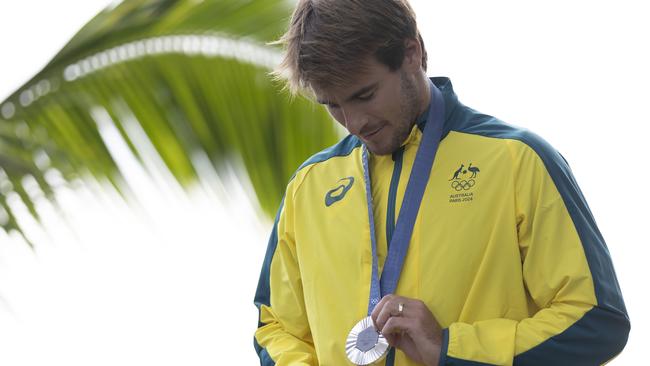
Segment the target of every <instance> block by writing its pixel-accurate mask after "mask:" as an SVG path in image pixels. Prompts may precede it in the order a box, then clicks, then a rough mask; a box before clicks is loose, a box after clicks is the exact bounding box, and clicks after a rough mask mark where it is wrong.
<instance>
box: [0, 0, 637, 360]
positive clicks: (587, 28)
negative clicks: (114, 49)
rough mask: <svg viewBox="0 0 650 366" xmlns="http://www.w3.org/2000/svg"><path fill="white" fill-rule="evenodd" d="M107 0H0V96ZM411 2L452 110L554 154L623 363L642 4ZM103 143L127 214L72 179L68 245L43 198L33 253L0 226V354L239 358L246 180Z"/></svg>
mask: <svg viewBox="0 0 650 366" xmlns="http://www.w3.org/2000/svg"><path fill="white" fill-rule="evenodd" d="M108 3H109V2H107V1H98V0H93V1H89V0H84V1H70V0H66V1H58V2H52V1H45V0H38V1H37V0H22V1H2V2H0V47H1V48H0V50H1V51H0V100H3V99H4V98H5V97H6V96H7V95H9V93H10V92H12V91H13V90H14V89H15V88H17V87H19V86H20V85H21V84H22V83H24V82H25V81H27V80H28V79H29V78H30V77H31V76H32V75H34V74H35V73H36V72H37V71H38V70H39V69H40V68H41V67H43V66H44V65H45V64H46V63H47V61H48V60H49V59H50V58H51V57H52V56H53V55H54V54H55V53H56V52H57V51H58V50H59V49H60V48H61V47H62V46H63V45H64V44H65V42H66V41H67V39H69V38H70V37H71V36H72V35H73V34H74V33H75V31H76V30H78V29H79V28H80V27H81V26H82V25H83V24H84V23H85V22H87V21H88V20H89V19H90V18H91V17H92V16H93V15H94V14H95V13H96V12H97V11H99V10H100V9H101V8H103V7H104V6H105V5H106V4H108ZM412 4H413V5H414V7H415V9H416V12H417V13H418V21H419V23H420V28H421V30H422V32H423V36H424V38H425V42H426V44H427V49H428V52H429V74H430V75H445V76H449V77H451V79H452V81H453V83H454V87H455V89H456V91H457V93H458V94H459V97H460V99H461V101H463V102H464V103H465V104H467V105H469V106H471V107H473V108H475V109H478V110H480V111H482V112H484V113H488V114H492V115H495V116H497V117H499V118H501V119H503V120H505V121H507V122H510V123H513V124H517V125H521V126H525V127H527V128H530V129H531V130H533V131H535V132H537V133H538V134H540V135H541V136H542V137H544V138H545V139H547V140H548V141H549V142H551V144H553V145H554V146H555V147H556V148H557V149H558V150H559V151H560V152H562V154H563V155H564V156H565V158H566V159H567V160H568V161H569V163H570V164H571V167H572V169H573V172H574V174H575V176H576V178H577V180H578V183H579V184H580V186H581V188H582V190H583V193H584V194H585V196H586V197H587V200H588V202H589V204H590V207H591V209H592V212H593V213H594V215H595V217H596V221H597V222H598V224H599V227H600V230H601V232H602V233H603V235H604V237H605V239H606V240H607V243H608V246H609V249H610V252H611V254H612V257H613V259H614V263H615V266H616V270H617V273H618V277H619V282H620V284H621V287H622V290H623V293H624V296H625V300H626V304H627V307H628V311H629V313H630V317H631V319H632V333H631V336H630V340H629V342H628V346H627V348H626V350H625V351H624V353H623V354H622V355H621V356H620V357H619V358H618V359H617V360H616V361H614V362H612V363H611V364H612V365H630V364H639V363H640V362H641V360H645V358H646V357H645V353H644V352H643V350H644V349H643V347H644V346H645V344H644V343H642V342H643V340H644V339H645V337H644V336H643V335H642V333H641V332H642V331H643V330H644V329H645V328H647V327H648V326H650V320H649V317H648V316H647V309H648V308H649V307H650V301H649V300H648V296H647V295H646V293H647V290H644V289H647V284H645V283H644V282H646V279H647V278H649V275H650V271H649V270H648V269H647V268H648V265H647V258H648V254H649V249H648V247H649V244H650V240H648V237H647V235H646V233H645V225H647V223H648V221H649V220H648V219H649V218H650V215H648V213H647V209H648V207H650V198H648V194H647V193H646V191H645V189H646V186H647V182H648V179H649V178H650V174H649V173H648V171H647V170H645V165H646V164H647V160H648V158H649V157H650V149H649V148H648V143H647V142H646V138H647V137H646V136H647V135H646V133H647V132H648V127H647V126H648V123H650V117H648V113H647V111H646V109H647V106H648V100H649V98H648V97H649V96H650V93H649V92H648V87H647V85H650V71H648V66H647V65H650V56H649V55H648V49H649V47H648V46H647V44H648V40H647V35H648V34H650V24H649V23H648V22H647V14H648V11H647V10H646V9H645V5H644V2H643V1H626V0H623V1H616V2H614V1H607V2H605V1H589V2H588V1H572V2H567V1H558V0H553V1H545V2H522V1H491V2H481V1H462V2H461V1H454V2H432V1H424V0H420V1H412ZM109 132H110V131H109ZM107 136H108V135H107ZM114 145H115V148H114V149H115V154H121V156H122V158H121V159H122V164H123V166H124V167H125V169H128V172H129V173H128V175H129V179H130V180H131V183H132V184H133V185H134V186H136V192H137V193H138V194H139V197H140V200H141V201H142V202H143V207H140V208H133V207H132V208H129V207H128V206H126V205H125V204H124V203H122V202H121V201H120V200H118V199H117V198H116V196H115V193H114V192H111V191H110V190H106V189H101V188H97V187H96V186H93V185H86V186H84V187H80V188H79V189H78V191H77V192H72V191H66V190H62V191H61V194H60V197H61V199H62V200H63V201H64V204H65V205H66V212H67V213H68V215H69V216H70V218H69V219H70V221H71V222H72V225H73V226H74V228H75V230H76V231H77V235H78V236H79V238H80V239H79V240H76V239H74V237H73V236H72V235H71V234H70V230H69V229H68V228H66V225H65V224H64V223H63V222H62V221H61V220H60V219H59V218H58V215H57V214H56V213H55V212H53V211H52V210H51V208H50V207H49V205H48V204H47V203H42V204H41V207H42V210H43V212H44V215H45V217H46V220H45V221H46V231H43V230H40V229H37V228H36V227H35V226H33V225H31V224H29V222H26V224H28V225H30V226H31V227H34V229H33V230H32V232H33V234H32V235H33V238H34V239H35V241H36V242H37V250H36V252H37V255H36V256H34V255H33V254H32V253H30V252H29V251H28V250H27V248H26V246H25V245H24V244H23V243H21V242H20V240H18V239H17V238H15V237H7V236H6V235H4V234H0V296H1V297H2V299H4V301H6V304H3V303H2V302H0V364H2V365H11V366H13V365H45V364H47V365H59V364H60V365H63V364H65V365H70V366H72V365H87V364H92V365H115V364H122V365H136V364H138V365H139V364H144V365H149V364H157V365H178V364H188V365H190V364H191V365H209V364H210V365H214V364H245V365H249V364H250V365H253V364H256V362H257V361H256V357H255V355H254V351H253V348H252V338H251V337H252V332H253V330H254V328H255V326H256V322H257V318H256V311H255V309H254V306H253V304H252V298H253V293H254V291H255V286H256V284H257V276H258V274H259V267H260V264H261V260H262V257H263V255H264V250H265V247H266V238H267V236H268V230H270V226H269V222H264V223H259V222H258V219H257V217H256V215H255V212H256V208H254V207H251V205H250V204H249V203H248V202H246V200H245V199H244V197H245V193H244V190H245V189H246V187H244V188H239V189H235V185H232V186H227V187H226V188H225V189H228V191H229V193H230V194H231V195H234V198H233V199H232V201H230V202H229V203H227V208H223V203H219V202H220V201H219V200H223V196H221V195H220V192H222V190H223V189H224V188H223V187H221V186H220V185H219V184H218V183H217V182H216V181H214V180H210V179H208V180H206V181H205V182H204V184H203V185H202V186H197V187H196V189H194V190H193V191H192V192H190V193H187V194H186V193H183V192H180V190H179V189H178V187H176V186H175V185H174V184H171V183H164V182H163V181H162V180H160V179H157V178H156V179H153V178H147V176H146V175H144V173H143V172H142V171H139V170H138V169H137V168H133V166H132V164H130V161H129V158H128V155H124V154H122V153H120V152H119V141H116V143H115V144H114ZM153 158H154V160H155V157H153ZM159 174H160V175H162V176H164V175H165V171H164V170H160V171H159ZM233 190H234V193H233ZM96 191H100V192H102V193H101V196H99V198H97V197H98V196H97V195H93V193H92V192H96ZM0 301H1V300H0ZM7 304H8V306H7ZM8 309H10V310H8ZM233 357H236V358H233ZM224 358H225V359H227V360H229V362H224ZM234 360H238V361H234Z"/></svg>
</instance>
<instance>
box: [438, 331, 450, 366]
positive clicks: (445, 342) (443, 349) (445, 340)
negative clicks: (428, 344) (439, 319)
mask: <svg viewBox="0 0 650 366" xmlns="http://www.w3.org/2000/svg"><path fill="white" fill-rule="evenodd" d="M447 348H449V328H445V329H443V330H442V345H440V358H439V359H438V366H444V365H445V364H446V363H447Z"/></svg>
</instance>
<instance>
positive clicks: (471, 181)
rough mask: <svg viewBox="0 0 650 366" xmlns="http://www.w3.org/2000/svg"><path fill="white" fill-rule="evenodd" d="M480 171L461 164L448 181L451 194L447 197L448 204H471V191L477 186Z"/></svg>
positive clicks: (470, 165)
mask: <svg viewBox="0 0 650 366" xmlns="http://www.w3.org/2000/svg"><path fill="white" fill-rule="evenodd" d="M480 172H481V170H480V169H479V168H478V167H477V166H475V165H473V163H471V162H470V163H469V165H465V163H461V164H460V167H459V168H458V169H456V170H455V171H454V173H453V175H452V177H451V179H449V182H450V187H451V190H452V193H451V194H450V195H449V203H463V202H472V201H473V200H474V192H473V189H474V187H475V186H476V184H477V181H478V176H479V173H480Z"/></svg>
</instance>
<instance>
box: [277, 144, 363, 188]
mask: <svg viewBox="0 0 650 366" xmlns="http://www.w3.org/2000/svg"><path fill="white" fill-rule="evenodd" d="M359 148H361V140H359V139H358V138H357V137H356V136H353V135H348V136H346V137H344V138H343V139H341V140H340V141H339V142H338V143H336V144H334V145H332V146H330V147H328V148H326V149H323V150H321V151H319V152H317V153H316V154H314V155H312V156H311V157H309V158H308V159H307V160H305V161H304V162H303V163H302V164H300V166H299V167H298V169H296V172H295V173H294V174H293V176H292V177H291V179H290V180H289V184H290V185H293V186H294V187H295V188H294V190H297V189H298V188H299V187H300V186H301V185H302V184H303V182H305V180H306V179H307V177H308V176H309V177H310V179H311V178H312V177H314V176H316V178H315V179H318V178H323V176H324V175H328V172H330V173H331V172H333V171H337V170H345V169H346V168H349V167H350V164H353V155H354V154H353V152H354V151H355V150H357V149H359Z"/></svg>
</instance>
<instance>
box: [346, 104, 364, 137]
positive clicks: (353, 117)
mask: <svg viewBox="0 0 650 366" xmlns="http://www.w3.org/2000/svg"><path fill="white" fill-rule="evenodd" d="M342 112H343V121H344V124H345V128H346V129H347V130H348V132H350V133H351V134H353V135H357V136H358V135H359V134H360V133H361V130H362V128H363V126H365V125H366V123H367V117H365V114H364V113H362V112H361V111H360V110H357V109H355V108H346V109H343V110H342Z"/></svg>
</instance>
